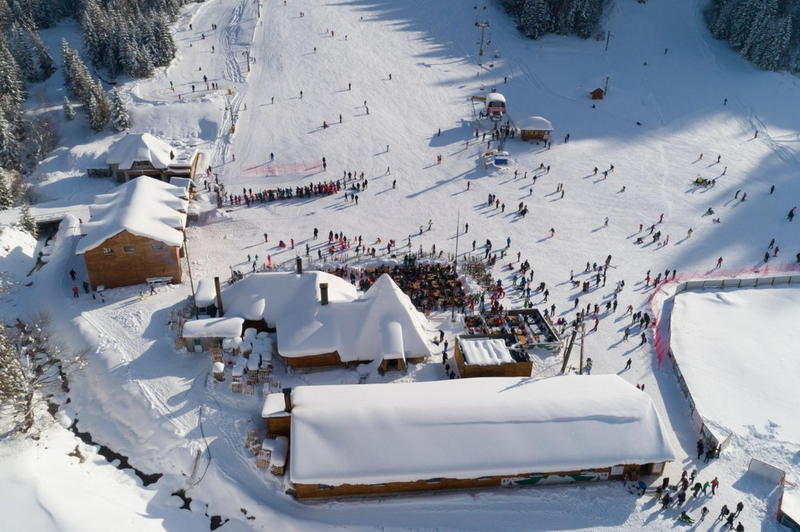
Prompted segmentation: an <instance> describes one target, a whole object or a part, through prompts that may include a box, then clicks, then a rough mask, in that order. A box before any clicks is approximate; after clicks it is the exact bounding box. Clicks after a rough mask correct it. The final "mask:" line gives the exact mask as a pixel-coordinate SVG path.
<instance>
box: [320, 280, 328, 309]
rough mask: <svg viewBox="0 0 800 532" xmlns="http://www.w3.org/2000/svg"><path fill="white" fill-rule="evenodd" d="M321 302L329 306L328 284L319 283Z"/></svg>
mask: <svg viewBox="0 0 800 532" xmlns="http://www.w3.org/2000/svg"><path fill="white" fill-rule="evenodd" d="M319 302H320V303H321V304H322V305H327V304H328V283H319Z"/></svg>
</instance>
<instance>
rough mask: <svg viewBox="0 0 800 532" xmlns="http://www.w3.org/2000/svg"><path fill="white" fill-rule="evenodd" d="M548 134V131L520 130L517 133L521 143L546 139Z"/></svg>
mask: <svg viewBox="0 0 800 532" xmlns="http://www.w3.org/2000/svg"><path fill="white" fill-rule="evenodd" d="M549 133H550V132H549V131H542V130H538V129H522V130H520V132H519V136H520V138H522V140H523V141H528V140H542V139H544V138H545V137H548V136H549Z"/></svg>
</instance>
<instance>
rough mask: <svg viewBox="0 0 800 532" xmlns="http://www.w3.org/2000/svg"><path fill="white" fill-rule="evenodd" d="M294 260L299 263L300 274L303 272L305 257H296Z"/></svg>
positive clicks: (298, 270) (298, 271)
mask: <svg viewBox="0 0 800 532" xmlns="http://www.w3.org/2000/svg"><path fill="white" fill-rule="evenodd" d="M294 262H295V264H297V273H298V274H300V273H303V258H302V257H297V258H296V259H294Z"/></svg>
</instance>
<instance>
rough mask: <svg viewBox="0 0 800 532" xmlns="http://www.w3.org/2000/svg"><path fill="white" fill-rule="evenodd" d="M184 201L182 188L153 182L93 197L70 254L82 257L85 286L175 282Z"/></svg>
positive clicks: (180, 270) (178, 272)
mask: <svg viewBox="0 0 800 532" xmlns="http://www.w3.org/2000/svg"><path fill="white" fill-rule="evenodd" d="M185 197H186V190H185V189H184V188H181V187H176V186H173V185H170V184H167V183H163V182H160V181H156V180H154V179H143V180H139V179H137V180H134V181H131V182H128V183H125V184H124V185H121V186H119V187H117V188H115V189H114V190H112V191H111V192H109V193H108V194H100V195H98V196H95V203H94V204H93V205H91V206H90V207H89V212H90V215H91V218H90V219H89V220H88V221H87V222H86V223H83V224H81V231H82V233H83V238H82V239H81V240H80V242H78V246H77V248H76V250H75V252H76V254H78V255H83V258H84V261H85V263H86V269H87V271H88V273H89V280H90V283H91V285H92V286H93V287H95V288H98V287H100V286H103V287H105V288H115V287H119V286H129V285H134V284H140V283H145V282H147V280H148V279H151V280H152V279H158V280H160V281H166V282H173V283H179V282H181V281H182V280H183V268H182V265H181V257H182V246H183V240H184V233H183V231H184V228H185V226H186V208H187V205H188V201H187V200H186V199H184V198H185Z"/></svg>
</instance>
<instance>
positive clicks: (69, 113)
mask: <svg viewBox="0 0 800 532" xmlns="http://www.w3.org/2000/svg"><path fill="white" fill-rule="evenodd" d="M62 108H63V109H64V117H65V118H66V119H67V120H72V119H73V118H75V108H74V107H72V102H70V101H69V98H68V97H67V96H64V104H63V105H62Z"/></svg>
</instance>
